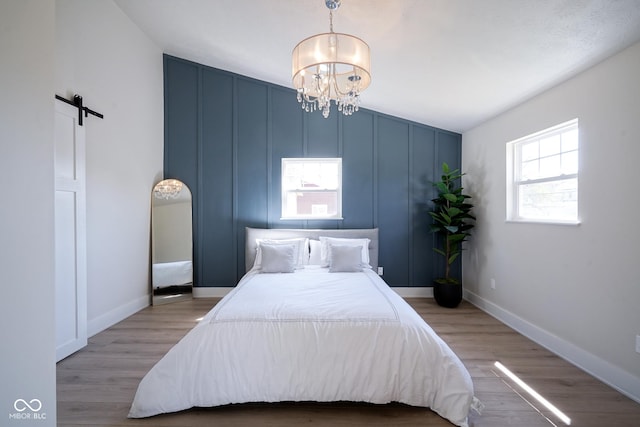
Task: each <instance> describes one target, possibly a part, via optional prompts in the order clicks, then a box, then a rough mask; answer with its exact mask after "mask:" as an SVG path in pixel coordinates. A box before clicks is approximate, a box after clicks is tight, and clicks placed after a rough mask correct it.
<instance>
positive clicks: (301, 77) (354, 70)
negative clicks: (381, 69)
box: [292, 0, 371, 119]
mask: <svg viewBox="0 0 640 427" xmlns="http://www.w3.org/2000/svg"><path fill="white" fill-rule="evenodd" d="M325 4H326V6H327V8H328V9H329V32H328V33H322V34H316V35H315V36H311V37H309V38H306V39H304V40H302V41H301V42H300V43H298V44H297V45H296V47H295V48H294V49H293V54H292V75H293V86H294V87H295V88H296V91H297V92H298V94H297V97H298V102H299V103H301V104H302V109H303V110H305V111H307V112H309V111H315V110H316V109H317V110H320V111H322V116H323V117H324V118H325V119H326V118H327V117H329V112H330V111H331V101H332V100H333V101H334V102H335V104H336V105H337V106H338V111H342V114H344V115H346V116H350V115H351V114H353V112H354V111H358V108H359V106H360V93H361V92H362V91H364V90H365V89H366V88H367V87H368V86H369V83H371V73H370V67H371V64H370V62H371V61H370V57H369V46H368V45H367V44H366V43H365V42H364V41H363V40H362V39H359V38H358V37H354V36H351V35H349V34H342V33H334V32H333V11H334V10H336V9H338V7H339V6H340V0H325Z"/></svg>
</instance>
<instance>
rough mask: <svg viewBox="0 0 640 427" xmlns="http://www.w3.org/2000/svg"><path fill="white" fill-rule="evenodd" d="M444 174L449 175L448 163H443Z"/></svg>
mask: <svg viewBox="0 0 640 427" xmlns="http://www.w3.org/2000/svg"><path fill="white" fill-rule="evenodd" d="M442 172H444V173H449V165H448V164H447V163H446V162H443V163H442Z"/></svg>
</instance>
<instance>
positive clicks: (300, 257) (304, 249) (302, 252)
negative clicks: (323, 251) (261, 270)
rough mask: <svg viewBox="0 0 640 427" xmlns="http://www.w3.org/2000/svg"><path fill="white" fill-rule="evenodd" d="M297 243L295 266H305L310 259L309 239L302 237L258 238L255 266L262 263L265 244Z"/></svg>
mask: <svg viewBox="0 0 640 427" xmlns="http://www.w3.org/2000/svg"><path fill="white" fill-rule="evenodd" d="M289 244H292V245H295V252H294V253H295V255H296V256H295V268H303V267H304V265H305V264H306V263H307V262H308V260H309V239H307V238H304V237H300V238H296V239H256V245H257V248H256V259H255V261H254V262H253V267H254V268H255V267H260V265H261V263H262V250H261V246H263V245H289Z"/></svg>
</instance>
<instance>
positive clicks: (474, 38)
mask: <svg viewBox="0 0 640 427" xmlns="http://www.w3.org/2000/svg"><path fill="white" fill-rule="evenodd" d="M115 2H116V4H118V5H119V7H120V8H121V9H122V10H123V11H124V13H125V14H126V15H127V16H129V18H130V19H131V20H132V21H133V22H134V23H135V24H136V25H137V26H138V27H140V29H141V30H142V31H144V32H145V33H146V34H147V35H148V36H149V37H150V38H151V39H152V40H153V41H154V42H155V43H156V44H157V45H158V46H159V47H160V48H161V49H162V50H163V52H165V53H168V54H171V55H175V56H178V57H181V58H185V59H189V60H192V61H196V62H199V63H201V64H205V65H210V66H213V67H216V68H220V69H223V70H228V71H232V72H235V73H239V74H243V75H246V76H249V77H253V78H257V79H260V80H264V81H268V82H271V83H275V84H279V85H282V86H286V87H291V51H292V49H293V47H294V46H295V45H296V44H297V43H298V42H299V41H301V40H302V39H304V38H306V37H309V36H311V35H314V34H317V33H322V32H327V31H328V30H329V12H328V9H327V8H326V7H325V4H324V0H115ZM334 30H335V31H336V32H343V33H349V34H352V35H355V36H358V37H360V38H362V39H364V40H365V41H366V42H367V43H368V44H369V46H370V48H371V63H372V64H371V69H372V83H371V86H370V87H369V88H368V89H367V90H366V91H365V92H364V93H363V94H362V106H363V107H365V108H370V109H373V110H376V111H380V112H383V113H387V114H391V115H394V116H398V117H402V118H406V119H409V120H415V121H417V122H420V123H424V124H428V125H432V126H436V127H440V128H444V129H449V130H452V131H456V132H464V131H466V130H469V129H471V128H473V127H474V126H476V125H478V124H480V123H482V122H483V121H485V120H487V119H489V118H491V117H493V116H495V115H497V114H499V113H501V112H503V111H505V110H507V109H509V108H511V107H514V106H515V105H517V104H519V103H521V102H523V101H525V100H526V99H528V98H531V97H532V96H534V95H536V94H539V93H541V92H543V91H544V90H546V89H548V88H550V87H552V86H554V85H556V84H558V83H560V82H562V81H564V80H566V79H568V78H570V77H572V76H573V75H575V74H577V73H579V72H580V71H583V70H585V69H587V68H588V67H590V66H592V65H594V64H596V63H598V62H600V61H602V60H604V59H605V58H607V57H608V56H611V55H612V54H614V53H617V52H619V51H620V50H622V49H624V48H625V47H628V46H630V45H631V44H633V43H635V42H637V41H639V40H640V0H531V1H526V0H482V1H478V0H342V5H341V7H340V8H339V9H338V11H337V12H336V13H335V14H334ZM292 96H293V95H292ZM315 114H320V113H318V112H316V113H315ZM332 114H338V112H337V110H336V109H335V108H333V109H332Z"/></svg>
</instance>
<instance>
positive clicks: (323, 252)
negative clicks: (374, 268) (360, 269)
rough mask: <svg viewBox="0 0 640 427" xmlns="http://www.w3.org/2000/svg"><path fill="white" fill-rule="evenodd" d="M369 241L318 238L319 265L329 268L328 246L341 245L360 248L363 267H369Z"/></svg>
mask: <svg viewBox="0 0 640 427" xmlns="http://www.w3.org/2000/svg"><path fill="white" fill-rule="evenodd" d="M369 242H371V240H369V239H366V238H364V239H348V238H343V237H325V236H320V245H321V247H320V257H321V265H322V266H324V267H328V266H329V255H330V254H329V251H330V246H329V245H332V244H333V245H343V246H360V250H361V251H362V264H363V266H364V267H371V266H370V265H369Z"/></svg>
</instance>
